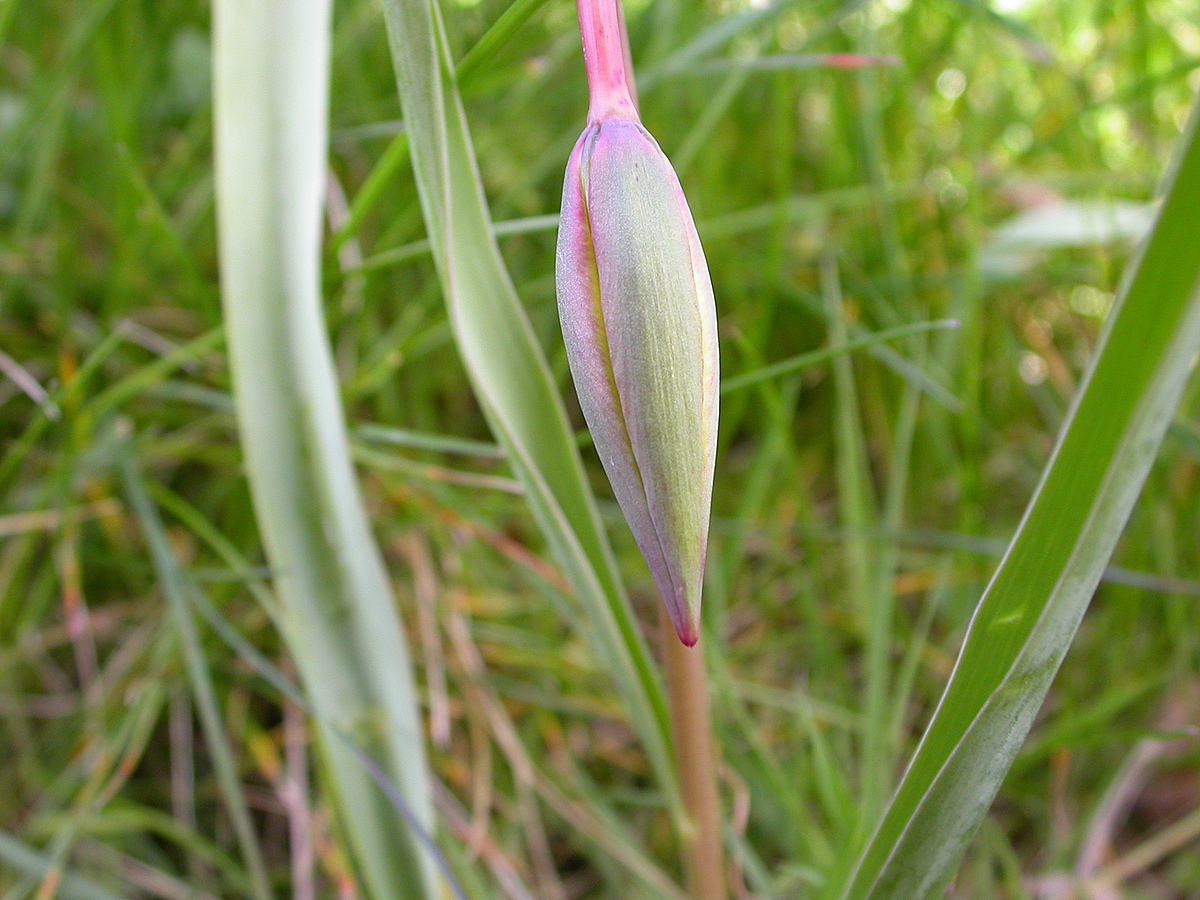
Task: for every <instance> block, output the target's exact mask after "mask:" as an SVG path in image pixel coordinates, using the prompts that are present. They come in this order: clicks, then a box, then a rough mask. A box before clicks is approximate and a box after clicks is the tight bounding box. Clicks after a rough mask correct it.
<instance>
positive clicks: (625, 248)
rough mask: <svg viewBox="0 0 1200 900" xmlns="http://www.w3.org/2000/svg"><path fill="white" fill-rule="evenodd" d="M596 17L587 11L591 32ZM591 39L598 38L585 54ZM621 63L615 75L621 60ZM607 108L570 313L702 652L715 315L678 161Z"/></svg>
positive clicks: (564, 229) (599, 436)
mask: <svg viewBox="0 0 1200 900" xmlns="http://www.w3.org/2000/svg"><path fill="white" fill-rule="evenodd" d="M617 9H618V15H619V7H617ZM584 18H585V15H584V3H582V2H581V4H580V20H581V26H582V25H584ZM621 25H622V28H621V31H622V32H623V23H621ZM585 27H586V26H585ZM587 37H588V35H587V32H586V30H585V34H584V44H585V53H586V52H587V49H588V40H587ZM613 46H614V47H618V48H619V47H620V45H619V44H614V45H613ZM622 55H623V54H622ZM611 60H612V62H613V65H612V67H611V68H610V70H609V71H608V74H609V75H610V76H613V75H614V73H616V72H617V66H618V63H617V61H616V52H615V50H614V52H613V54H612V57H611ZM625 72H626V68H625V66H624V61H623V59H622V60H621V61H620V72H619V73H618V74H617V75H616V76H614V77H616V79H617V80H618V81H621V82H623V81H624V73H625ZM592 74H593V72H592V68H591V66H589V77H591V75H592ZM601 100H602V101H603V102H600V103H597V95H596V92H595V91H593V103H592V111H593V116H594V118H593V120H592V121H590V122H589V124H588V126H587V128H586V129H585V130H584V132H583V135H582V137H580V139H579V142H578V143H577V144H576V145H575V149H574V151H573V152H572V153H571V157H570V161H569V162H568V164H567V174H566V182H565V185H564V187H563V201H562V213H561V223H560V225H559V232H558V255H557V265H556V276H557V288H558V308H559V316H560V319H561V321H562V330H563V338H564V341H565V343H566V348H567V358H568V361H569V363H570V366H571V374H572V377H573V378H574V381H575V388H576V392H577V393H578V395H579V403H580V406H581V407H582V409H583V414H584V417H585V418H586V419H587V423H588V427H589V428H590V429H591V433H592V439H593V441H594V442H595V445H596V450H597V451H598V452H599V455H600V461H601V462H602V463H603V465H604V470H605V472H606V473H607V475H608V479H609V481H610V482H611V484H612V487H613V492H614V494H615V495H616V498H617V502H618V503H619V504H620V506H621V510H622V512H623V513H624V514H625V519H626V521H627V522H628V523H629V527H630V529H631V531H632V532H633V536H634V538H635V539H636V541H637V544H638V547H639V549H640V550H641V552H642V555H643V556H644V557H645V558H646V562H647V564H648V565H649V567H650V571H651V573H652V574H653V576H654V579H655V582H656V583H657V585H658V589H659V592H660V593H661V595H662V597H663V600H664V602H665V603H666V605H667V611H668V612H669V613H670V616H671V620H672V622H673V623H674V625H675V630H676V632H677V633H678V634H679V638H680V640H682V641H683V643H685V644H687V645H688V646H691V645H693V644H695V642H696V640H697V638H698V636H699V616H700V592H701V583H702V580H703V573H704V559H705V551H706V549H707V543H708V520H709V507H710V504H711V500H712V482H713V469H714V464H715V461H716V446H717V445H716V434H717V388H718V375H717V369H718V360H717V329H716V308H715V305H714V302H713V292H712V284H711V282H710V280H709V276H708V268H707V266H706V264H705V262H704V254H703V251H702V250H701V248H700V240H699V237H698V236H697V234H696V226H695V224H694V223H693V221H692V216H691V213H690V212H689V210H688V206H687V202H686V201H685V200H684V197H683V190H682V189H681V188H680V186H679V180H678V178H676V176H675V172H674V170H673V169H672V168H671V164H670V162H669V161H668V160H667V157H666V156H665V155H664V154H663V152H662V151H661V150H660V149H659V147H658V144H657V143H655V141H654V138H652V137H651V136H650V134H649V133H648V132H647V131H646V130H645V129H644V128H643V127H642V125H641V123H640V122H639V121H638V119H637V113H636V111H635V109H634V106H633V103H632V99H631V96H630V95H629V94H625V95H624V96H622V92H621V91H616V92H612V91H610V92H609V93H608V95H607V96H605V97H602V98H601ZM598 107H600V110H601V111H600V113H599V115H597V114H596V113H597V108H598Z"/></svg>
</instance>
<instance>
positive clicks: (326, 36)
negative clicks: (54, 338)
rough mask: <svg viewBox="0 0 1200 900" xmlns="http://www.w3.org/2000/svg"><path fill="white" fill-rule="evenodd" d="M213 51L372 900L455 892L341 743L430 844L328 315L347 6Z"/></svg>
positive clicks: (225, 184) (263, 14)
mask: <svg viewBox="0 0 1200 900" xmlns="http://www.w3.org/2000/svg"><path fill="white" fill-rule="evenodd" d="M213 49H214V60H215V66H214V76H215V78H214V82H215V84H214V119H215V125H216V140H215V146H216V193H217V213H218V237H219V250H220V262H221V288H222V291H221V293H222V301H223V305H224V310H225V323H226V328H227V338H228V344H229V351H230V360H231V364H232V373H233V382H234V389H235V390H234V394H235V399H236V401H237V410H238V424H239V428H240V431H241V438H242V447H243V452H244V454H245V464H246V470H247V475H248V478H249V481H250V488H251V494H252V497H253V500H254V506H255V512H256V514H257V519H258V525H259V529H260V531H261V534H262V538H263V543H264V545H265V549H266V554H267V559H268V561H269V563H270V565H271V569H272V572H273V574H274V582H275V588H276V595H277V596H278V598H279V601H280V608H281V622H282V625H283V630H284V634H285V637H286V639H287V641H288V646H289V650H290V652H291V654H292V656H293V658H294V659H295V660H296V664H297V666H298V668H299V670H300V673H301V676H302V680H303V683H304V688H305V691H306V692H307V693H308V695H309V698H310V700H311V703H312V706H313V709H314V710H315V712H316V714H317V719H318V732H319V734H320V736H321V738H322V749H323V752H324V756H325V762H326V766H325V767H324V769H323V771H324V773H325V774H326V775H327V776H328V777H327V786H328V787H329V788H332V794H333V795H334V798H335V800H336V810H337V813H338V816H339V819H340V826H341V830H342V831H343V832H344V833H345V834H346V835H347V837H348V839H349V845H350V849H351V851H352V854H353V858H354V862H355V865H356V868H357V871H358V873H359V874H360V875H361V876H362V881H363V887H364V888H365V891H364V892H365V893H366V894H367V895H368V896H369V897H372V898H375V900H382V898H393V897H402V898H414V900H415V898H427V897H428V898H431V897H435V896H439V893H440V892H439V885H438V878H437V876H436V874H435V871H434V869H433V865H432V863H431V860H430V858H429V856H428V855H427V854H426V853H423V852H422V851H421V849H420V847H419V844H418V842H417V840H416V839H415V837H414V833H413V831H412V829H410V828H409V826H408V824H407V823H406V822H405V820H404V817H403V816H401V815H400V814H399V813H398V811H397V809H396V808H395V807H394V806H393V805H392V804H391V803H390V802H389V800H388V798H387V797H385V796H384V794H383V793H382V792H381V791H380V790H379V789H378V786H377V785H376V784H375V783H374V781H373V780H372V779H371V777H370V776H369V774H368V773H367V772H366V771H364V769H363V767H362V765H361V764H360V762H361V761H360V760H359V759H357V758H356V757H355V755H354V753H352V752H351V749H350V748H349V746H348V745H347V744H346V743H345V742H343V741H341V740H339V739H338V737H337V734H338V733H339V732H344V733H346V734H348V735H350V736H351V738H352V739H353V741H354V743H355V744H356V745H357V746H359V747H362V748H363V749H364V750H365V751H366V753H367V754H368V755H369V756H370V757H371V758H373V759H374V760H376V761H377V764H378V765H380V766H381V767H382V769H383V770H384V772H385V773H386V774H387V776H388V780H389V781H390V782H391V783H393V784H395V785H396V786H397V787H398V788H399V790H400V791H401V793H402V794H403V800H404V803H405V804H406V808H407V809H408V810H410V811H411V813H412V814H413V816H414V817H415V819H416V821H417V822H418V823H419V824H420V827H421V828H422V829H424V830H425V831H429V830H431V825H432V821H433V813H432V803H431V799H430V791H429V784H428V777H427V773H426V764H425V751H424V744H423V736H422V731H421V725H420V719H419V716H418V704H417V696H416V693H415V689H414V686H413V682H412V674H411V671H410V664H409V658H408V650H407V647H406V645H405V640H404V635H403V631H402V629H401V626H400V622H399V618H398V616H397V612H396V607H395V603H394V600H393V597H392V593H391V587H390V585H389V583H388V578H387V574H386V572H385V570H384V567H383V562H382V559H381V558H380V555H379V550H378V548H377V546H376V544H375V540H374V537H373V536H372V534H371V530H370V527H369V525H368V522H367V518H366V514H365V511H364V509H363V506H362V500H361V496H360V493H359V488H358V484H357V481H356V479H355V474H354V470H353V467H352V465H351V462H350V455H349V446H348V441H347V437H346V428H345V422H344V419H343V413H342V404H341V400H340V397H339V392H338V386H337V381H336V376H335V374H334V369H333V363H332V358H331V353H330V348H329V342H328V338H327V336H326V333H325V327H324V322H323V319H322V310H321V300H320V235H321V204H322V197H323V196H324V184H325V172H326V155H327V145H328V132H327V128H328V125H327V107H328V101H329V54H330V2H329V0H322V2H318V3H310V2H302V0H240V2H236V3H235V2H232V0H218V2H217V3H216V4H215V5H214V44H213ZM328 723H333V726H334V727H335V728H336V730H334V728H331V727H330V725H329V724H328Z"/></svg>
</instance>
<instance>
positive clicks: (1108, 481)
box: [832, 105, 1200, 900]
mask: <svg viewBox="0 0 1200 900" xmlns="http://www.w3.org/2000/svg"><path fill="white" fill-rule="evenodd" d="M1198 121H1200V105H1198V107H1197V110H1194V112H1193V116H1192V121H1191V125H1190V126H1189V129H1188V132H1187V137H1186V139H1185V141H1184V145H1183V150H1182V153H1181V154H1180V156H1179V158H1178V160H1177V164H1176V166H1175V173H1174V176H1173V177H1172V178H1171V179H1170V180H1169V187H1168V190H1167V194H1166V200H1165V202H1164V204H1163V207H1162V210H1161V212H1160V214H1159V217H1158V221H1157V223H1156V225H1155V228H1154V231H1153V233H1152V235H1151V237H1150V239H1149V241H1148V243H1147V244H1146V245H1145V247H1144V249H1143V250H1142V252H1141V254H1140V257H1139V258H1138V259H1137V260H1136V261H1135V262H1134V264H1132V265H1131V267H1130V270H1129V273H1128V275H1127V278H1126V281H1125V283H1124V285H1123V287H1122V290H1121V293H1120V299H1119V300H1118V303H1117V304H1116V306H1115V307H1114V309H1113V311H1112V313H1111V315H1110V317H1109V320H1108V322H1107V324H1106V327H1105V331H1104V333H1103V334H1102V335H1101V338H1100V341H1099V344H1098V347H1097V350H1096V353H1095V355H1094V356H1093V358H1092V362H1091V365H1090V367H1089V370H1088V373H1087V376H1086V378H1085V379H1084V383H1083V386H1082V387H1081V388H1080V390H1079V392H1078V394H1077V395H1076V398H1075V401H1074V403H1073V405H1072V408H1071V411H1070V414H1069V415H1068V417H1067V421H1066V423H1065V424H1064V426H1063V429H1062V432H1061V433H1060V435H1059V439H1058V443H1057V445H1056V446H1055V449H1054V452H1053V454H1052V456H1051V459H1050V462H1049V463H1048V464H1047V466H1046V469H1045V471H1044V473H1043V476H1042V481H1041V484H1040V485H1039V486H1038V489H1037V491H1036V493H1035V495H1034V498H1033V500H1032V501H1031V503H1030V505H1029V507H1028V509H1027V510H1026V513H1025V517H1024V519H1023V520H1022V522H1021V525H1020V527H1019V528H1018V530H1017V534H1016V536H1015V537H1014V538H1013V541H1012V543H1011V544H1010V545H1009V548H1008V552H1007V553H1006V554H1005V556H1004V559H1003V560H1002V562H1001V563H1000V567H999V569H998V570H997V572H996V574H995V576H994V577H993V579H992V582H991V584H990V585H989V586H988V589H987V590H986V591H985V593H984V595H983V598H982V599H981V600H980V602H979V606H978V607H977V609H976V611H975V616H974V618H973V620H972V622H971V625H970V627H969V629H968V631H967V636H966V639H965V641H964V643H963V648H962V651H961V653H960V655H959V658H958V663H957V665H956V666H955V670H954V673H953V675H952V676H951V679H950V682H949V684H948V685H947V687H946V691H945V693H944V694H943V696H942V699H941V702H940V704H939V705H938V709H937V711H936V713H935V714H934V717H933V720H932V721H931V722H930V724H929V727H928V729H927V731H926V732H925V735H924V737H923V738H922V740H921V744H920V746H919V747H918V749H917V752H916V755H915V756H914V758H913V760H912V762H911V764H910V766H909V769H908V771H907V772H906V773H905V776H904V778H903V780H902V782H901V784H900V787H899V789H898V790H897V792H896V794H895V795H894V797H893V798H892V801H891V804H890V806H889V807H888V809H887V811H886V813H885V814H884V816H883V817H882V818H881V820H880V821H879V823H878V825H877V827H876V828H875V831H874V834H872V835H871V837H870V840H869V841H868V842H867V844H866V846H865V847H864V848H863V850H862V852H861V854H860V855H859V856H858V857H857V859H856V860H855V861H854V862H853V864H852V865H851V866H850V867H849V871H848V875H847V877H845V878H844V879H841V880H840V882H834V883H833V885H834V888H835V889H836V890H835V891H833V892H832V893H833V894H834V895H835V896H838V897H841V898H845V900H849V898H853V900H867V898H869V900H912V898H917V897H924V896H926V895H928V894H929V893H930V892H931V891H933V890H935V889H936V888H937V886H938V885H940V884H942V883H944V881H945V880H946V879H947V878H948V877H949V875H950V873H951V871H952V868H951V867H952V866H953V865H954V864H955V862H956V861H957V859H958V858H959V855H960V854H961V853H962V851H963V849H964V847H965V845H966V843H967V841H968V840H969V839H970V837H971V835H972V834H973V833H974V831H975V829H976V828H977V827H978V825H979V823H980V821H981V820H982V818H983V816H984V814H985V813H986V812H987V809H988V806H989V805H990V803H991V801H992V798H993V797H994V796H995V794H996V791H997V790H998V789H999V786H1000V783H1001V781H1002V780H1003V778H1004V776H1005V773H1006V772H1007V771H1008V769H1009V766H1010V765H1011V764H1012V762H1013V759H1014V757H1015V756H1016V754H1017V751H1018V750H1019V749H1020V746H1021V742H1022V740H1023V739H1024V737H1025V735H1026V733H1027V732H1028V731H1029V728H1030V725H1031V724H1032V722H1033V718H1034V716H1035V714H1036V713H1037V711H1038V708H1039V707H1040V705H1041V703H1042V700H1043V698H1044V697H1045V695H1046V692H1047V690H1048V689H1049V686H1050V683H1051V681H1052V679H1053V678H1054V674H1055V673H1056V672H1057V670H1058V667H1059V664H1060V663H1061V662H1062V659H1063V656H1064V655H1065V654H1066V651H1067V647H1068V646H1069V644H1070V642H1071V639H1072V638H1073V636H1074V634H1075V631H1076V629H1077V627H1078V625H1079V621H1080V619H1081V618H1082V616H1083V613H1084V610H1085V609H1086V608H1087V604H1088V600H1089V599H1090V597H1091V595H1092V593H1093V591H1095V589H1096V586H1097V585H1098V584H1099V582H1100V579H1101V576H1102V575H1103V573H1104V569H1105V566H1106V564H1107V562H1108V559H1109V557H1110V555H1111V554H1112V551H1113V548H1114V546H1115V545H1116V542H1117V538H1118V537H1119V535H1120V533H1121V530H1122V528H1123V527H1124V525H1125V522H1126V521H1127V519H1128V517H1129V514H1130V512H1131V510H1132V508H1133V504H1134V501H1135V500H1136V499H1137V496H1138V494H1139V492H1140V491H1141V488H1142V485H1143V483H1144V481H1145V479H1146V475H1147V473H1148V472H1149V469H1150V466H1151V464H1152V463H1153V461H1154V457H1155V455H1156V453H1157V451H1158V447H1159V445H1160V443H1161V441H1162V438H1163V435H1164V433H1165V432H1166V429H1167V426H1168V425H1169V424H1170V423H1171V420H1172V418H1173V416H1174V415H1175V410H1176V406H1177V405H1178V402H1179V398H1180V395H1181V394H1182V392H1183V389H1184V386H1185V384H1186V382H1187V378H1188V375H1189V374H1190V372H1191V371H1192V368H1193V365H1194V362H1195V359H1196V354H1197V351H1198V350H1200V250H1198V249H1197V245H1196V241H1195V223H1196V221H1197V218H1198V217H1200V140H1197V138H1196V134H1197V122H1198Z"/></svg>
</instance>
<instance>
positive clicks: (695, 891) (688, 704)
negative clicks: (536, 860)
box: [560, 0, 725, 900]
mask: <svg viewBox="0 0 1200 900" xmlns="http://www.w3.org/2000/svg"><path fill="white" fill-rule="evenodd" d="M577 8H578V11H579V32H580V37H581V39H582V43H583V58H584V65H585V67H586V69H587V80H588V94H589V109H588V121H589V122H602V121H604V120H606V119H607V118H609V117H614V116H615V117H628V118H630V119H632V120H634V121H637V120H638V112H637V100H636V96H637V89H636V85H635V83H634V79H633V66H632V64H631V58H630V52H629V37H628V32H627V31H626V28H625V18H624V11H623V9H622V6H621V0H577ZM585 134H586V132H585ZM567 177H568V179H569V178H571V177H572V173H571V169H570V167H568V174H567ZM591 199H593V200H595V201H596V202H597V203H599V201H600V199H601V198H599V197H595V198H591ZM585 200H586V198H585ZM565 203H566V201H565V200H564V216H566V215H567V214H566V212H565V209H566V206H565ZM591 237H592V235H591V234H590V233H589V234H588V238H589V239H590V238H591ZM560 241H561V235H560ZM560 248H561V244H560ZM560 253H561V249H560ZM560 260H561V256H560ZM701 265H703V263H701ZM560 291H561V282H560ZM560 302H561V297H560ZM709 302H710V303H711V296H710V300H709ZM564 323H565V320H564ZM564 329H565V324H564ZM697 352H700V350H699V349H697ZM576 380H577V384H578V378H577V379H576ZM593 431H594V429H593ZM610 477H611V473H610ZM618 496H620V494H618ZM706 503H707V500H706ZM623 505H624V504H623ZM632 524H633V523H632V522H631V525H632ZM636 533H637V532H636V529H635V534H636ZM652 568H653V566H652ZM660 587H661V586H660ZM664 599H665V598H664ZM662 623H663V627H662V628H661V629H660V639H661V645H662V654H663V665H664V666H665V668H666V675H667V685H668V697H669V701H670V707H671V735H672V742H673V745H674V748H675V757H676V764H677V771H678V777H679V791H680V795H681V796H682V798H683V805H684V811H685V812H686V814H687V821H686V822H685V824H684V827H683V832H682V834H681V844H682V851H683V860H684V869H685V872H686V874H687V881H688V889H689V893H690V894H691V896H692V897H693V898H696V900H723V898H724V897H725V873H724V869H725V865H724V856H723V852H722V831H721V808H720V797H719V793H718V790H717V774H716V769H717V766H716V755H715V745H714V741H713V733H712V720H711V716H710V711H709V701H708V675H707V672H706V671H705V665H704V655H703V652H702V651H700V650H698V649H695V648H693V647H688V646H685V643H687V644H691V643H694V642H695V636H694V635H695V632H694V631H693V636H692V638H691V640H690V641H686V642H681V641H680V640H677V639H676V634H675V630H676V628H677V627H678V625H679V622H678V621H675V622H674V625H672V617H671V616H670V615H669V614H668V612H667V608H666V607H665V606H664V607H663V618H662ZM680 637H681V638H682V637H683V635H682V633H681V634H680Z"/></svg>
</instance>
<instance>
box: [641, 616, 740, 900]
mask: <svg viewBox="0 0 1200 900" xmlns="http://www.w3.org/2000/svg"><path fill="white" fill-rule="evenodd" d="M659 609H660V610H661V613H662V617H661V618H662V621H661V624H660V627H659V630H658V632H659V643H660V645H661V647H662V654H663V667H664V668H665V669H666V673H667V688H668V699H669V700H670V703H671V734H672V738H673V740H674V744H675V758H676V760H677V761H678V765H679V780H680V781H679V790H680V793H681V794H682V795H683V808H684V810H685V811H686V812H687V827H686V830H685V831H684V833H683V835H682V843H683V865H684V873H685V875H686V877H687V886H688V894H689V895H690V896H691V897H692V900H725V896H726V881H725V854H724V847H723V844H722V840H721V798H720V795H719V794H718V792H717V754H716V746H715V744H714V743H713V733H712V717H711V715H710V713H709V707H708V670H707V669H706V667H705V665H704V650H703V649H702V648H701V647H700V646H695V647H688V646H685V645H684V644H683V642H682V641H680V640H679V639H678V638H677V637H676V636H675V627H674V625H672V624H671V617H670V616H669V615H668V614H667V608H666V606H663V605H661V604H660V606H659Z"/></svg>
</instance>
